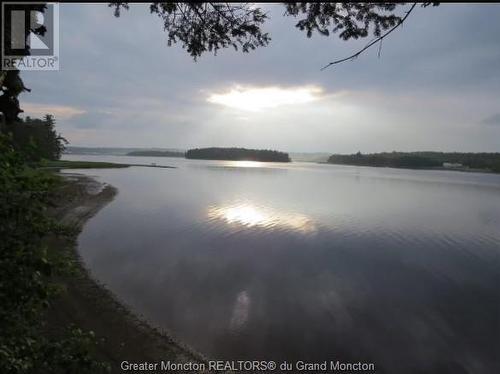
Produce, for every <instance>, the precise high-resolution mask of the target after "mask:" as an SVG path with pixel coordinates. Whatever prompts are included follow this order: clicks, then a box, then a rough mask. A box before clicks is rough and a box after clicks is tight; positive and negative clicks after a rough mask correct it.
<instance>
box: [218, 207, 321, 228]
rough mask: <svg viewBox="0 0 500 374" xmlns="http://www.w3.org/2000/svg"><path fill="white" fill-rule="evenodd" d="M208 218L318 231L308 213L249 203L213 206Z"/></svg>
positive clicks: (254, 225) (268, 226)
mask: <svg viewBox="0 0 500 374" xmlns="http://www.w3.org/2000/svg"><path fill="white" fill-rule="evenodd" d="M208 218H209V219H211V220H219V221H223V222H225V223H227V224H237V225H242V226H247V227H262V228H267V229H271V228H277V229H284V230H291V231H298V232H302V233H311V232H315V231H316V229H317V228H316V224H315V223H314V222H313V220H312V219H311V218H309V217H307V216H306V215H303V214H299V213H293V212H283V211H278V210H275V209H270V208H264V207H257V206H254V205H252V204H249V203H243V204H235V205H228V206H212V207H210V208H209V209H208Z"/></svg>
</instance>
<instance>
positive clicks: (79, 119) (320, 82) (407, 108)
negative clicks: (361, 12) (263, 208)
mask: <svg viewBox="0 0 500 374" xmlns="http://www.w3.org/2000/svg"><path fill="white" fill-rule="evenodd" d="M266 10H267V11H268V12H269V16H270V19H268V21H267V22H266V24H265V26H264V28H265V30H266V31H268V32H269V33H270V34H271V37H272V41H271V43H270V45H269V46H268V47H264V48H260V49H257V50H256V51H253V52H251V53H249V54H246V53H245V54H244V53H242V52H235V51H234V50H232V49H228V50H224V51H220V52H219V53H218V55H217V56H212V55H209V54H206V55H203V56H202V57H201V58H200V59H199V60H198V61H197V62H194V61H193V59H192V58H191V57H190V56H189V55H188V54H187V53H186V52H185V51H184V50H183V49H182V48H181V46H180V45H174V46H172V47H168V46H167V43H166V35H165V33H164V32H163V31H162V24H161V21H160V20H159V19H158V17H157V16H155V15H150V14H149V10H148V6H147V5H134V6H131V9H130V10H129V11H128V12H127V11H125V12H123V13H122V16H121V17H120V18H115V17H114V16H113V12H112V9H110V8H108V7H107V5H96V4H84V5H77V4H61V5H60V34H61V35H60V71H58V72H24V73H23V79H24V81H25V85H26V86H27V87H30V88H31V89H32V92H31V93H25V94H23V95H22V97H21V103H22V107H23V108H24V110H25V112H26V114H27V115H31V116H39V115H42V114H44V113H46V112H49V113H53V114H55V116H56V119H57V122H58V129H59V131H60V132H61V133H62V134H63V135H64V136H65V137H66V138H67V139H68V140H69V141H70V142H71V144H72V145H82V146H114V147H117V146H118V147H165V148H191V147H205V146H242V147H252V148H254V147H255V148H274V149H279V150H284V151H292V152H293V151H296V152H316V151H318V152H319V151H325V152H330V153H349V152H357V151H358V150H360V151H361V152H378V151H392V150H402V151H411V150H441V151H453V150H455V151H496V152H499V151H500V5H496V4H489V5H466V4H460V5H452V4H443V5H441V6H439V7H428V8H420V7H418V8H416V10H415V12H414V13H413V14H412V15H411V17H410V18H409V19H408V21H407V23H405V24H404V25H403V27H402V28H400V29H399V30H398V31H395V32H394V33H393V34H391V36H390V37H388V38H387V39H386V40H384V43H383V46H382V50H381V56H380V58H378V57H377V48H373V49H372V50H369V51H368V52H367V53H366V54H364V55H362V56H360V57H359V58H358V59H357V60H356V61H354V62H346V63H344V64H343V65H338V66H336V67H334V68H330V69H327V70H325V71H320V68H321V67H322V66H323V65H325V64H326V63H327V62H329V61H332V60H334V59H337V58H342V57H345V56H346V55H348V54H350V53H352V52H354V51H355V50H356V48H358V47H359V46H362V45H364V44H365V43H366V42H367V40H363V41H361V42H352V41H349V42H345V41H342V40H340V39H338V37H337V36H335V35H334V36H330V37H324V36H321V35H314V36H313V37H312V38H310V39H308V38H307V37H306V34H305V33H304V32H301V31H299V30H298V29H296V28H295V27H294V25H295V23H296V22H297V21H296V20H294V18H292V17H283V12H284V8H283V6H281V5H273V6H266Z"/></svg>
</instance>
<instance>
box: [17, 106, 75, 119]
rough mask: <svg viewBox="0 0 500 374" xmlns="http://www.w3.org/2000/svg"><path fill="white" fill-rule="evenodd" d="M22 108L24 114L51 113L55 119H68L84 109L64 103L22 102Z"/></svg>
mask: <svg viewBox="0 0 500 374" xmlns="http://www.w3.org/2000/svg"><path fill="white" fill-rule="evenodd" d="M22 108H23V110H24V114H25V115H26V116H32V117H42V116H44V115H45V114H53V115H54V116H55V117H56V119H63V120H64V119H69V118H73V117H76V116H79V115H82V114H84V113H85V110H82V109H80V108H76V107H72V106H66V105H50V104H49V105H47V104H35V103H23V104H22Z"/></svg>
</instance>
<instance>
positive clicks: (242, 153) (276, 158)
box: [186, 147, 291, 162]
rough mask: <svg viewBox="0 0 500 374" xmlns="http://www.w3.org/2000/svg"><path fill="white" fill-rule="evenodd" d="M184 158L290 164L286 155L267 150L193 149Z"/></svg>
mask: <svg viewBox="0 0 500 374" xmlns="http://www.w3.org/2000/svg"><path fill="white" fill-rule="evenodd" d="M186 158H190V159H198V160H230V161H262V162H290V161H291V160H290V156H289V155H288V153H285V152H279V151H273V150H268V149H247V148H217V147H212V148H195V149H190V150H188V151H187V152H186Z"/></svg>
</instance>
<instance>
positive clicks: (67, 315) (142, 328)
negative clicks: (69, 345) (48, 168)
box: [45, 173, 207, 373]
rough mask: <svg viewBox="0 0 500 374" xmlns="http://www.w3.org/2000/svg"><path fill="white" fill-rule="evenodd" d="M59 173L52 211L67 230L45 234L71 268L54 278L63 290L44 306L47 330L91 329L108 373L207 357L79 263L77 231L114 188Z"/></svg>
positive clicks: (106, 201) (110, 196)
mask: <svg viewBox="0 0 500 374" xmlns="http://www.w3.org/2000/svg"><path fill="white" fill-rule="evenodd" d="M58 175H59V176H61V178H62V179H63V182H62V185H61V187H60V188H58V190H57V193H56V198H55V200H56V201H55V203H56V206H55V207H54V208H53V209H52V210H51V212H50V214H51V216H52V217H54V218H55V219H56V220H57V221H59V222H61V223H63V224H65V225H68V226H70V227H71V235H69V236H68V237H50V238H47V246H48V248H49V252H52V253H54V252H55V251H58V252H61V253H62V254H63V255H64V256H66V257H68V258H69V259H70V260H71V262H72V263H73V264H74V266H73V268H74V270H73V271H72V272H71V274H68V275H63V276H57V277H56V279H55V283H56V284H57V285H59V286H62V288H63V289H64V291H63V292H61V293H60V294H58V295H57V296H56V297H55V298H54V300H53V302H52V303H51V305H50V307H49V309H48V310H47V312H46V318H45V320H46V327H47V333H48V334H49V335H55V336H57V335H59V334H62V333H63V331H64V329H65V328H66V327H68V326H70V325H74V326H76V327H78V328H81V329H82V330H84V331H93V332H94V334H95V338H96V341H97V346H96V348H95V358H96V359H97V360H99V361H104V362H107V363H108V364H110V365H111V373H123V372H124V371H123V370H122V369H121V367H120V364H121V362H123V361H128V362H138V363H139V362H150V363H154V362H161V361H170V362H175V363H189V362H192V363H205V362H206V361H207V359H206V358H205V357H203V355H201V354H200V353H198V352H196V351H194V350H193V349H192V348H190V347H188V346H187V345H185V344H183V343H181V342H179V341H177V340H175V339H174V338H172V337H171V336H169V334H168V333H167V332H166V331H163V330H160V329H159V328H155V327H153V326H152V325H150V324H148V323H147V322H146V321H145V320H142V319H141V318H140V317H139V316H136V315H134V314H133V313H132V312H131V310H130V309H129V308H128V307H127V306H126V305H124V304H123V303H121V302H120V301H118V299H117V298H116V296H115V295H113V294H112V292H111V291H110V290H108V289H107V288H106V287H105V286H104V285H102V284H100V283H99V282H98V281H97V280H95V279H93V278H92V276H91V274H90V272H89V270H88V269H87V268H86V266H85V264H84V263H83V261H82V259H81V257H80V255H79V253H78V236H79V234H80V232H81V230H82V228H83V227H84V225H85V223H86V222H87V221H88V220H89V219H90V218H92V217H93V216H94V215H95V214H96V213H97V212H99V211H100V210H101V209H102V208H104V207H105V206H106V205H107V204H109V203H110V202H111V201H112V200H113V199H114V197H115V196H116V194H117V192H118V191H117V189H116V188H115V187H113V186H111V185H108V184H104V183H100V182H98V181H96V180H95V179H93V178H91V177H89V176H85V175H82V174H69V173H68V174H58ZM192 372H195V371H192Z"/></svg>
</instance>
